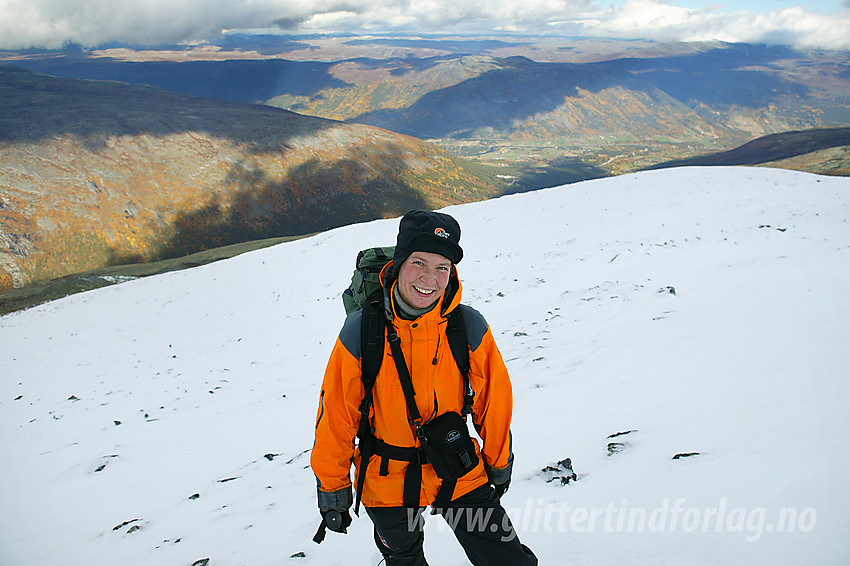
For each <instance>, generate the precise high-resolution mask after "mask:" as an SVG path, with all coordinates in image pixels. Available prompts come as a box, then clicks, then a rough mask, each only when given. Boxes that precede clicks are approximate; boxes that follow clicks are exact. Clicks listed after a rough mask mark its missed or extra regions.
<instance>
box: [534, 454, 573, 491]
mask: <svg viewBox="0 0 850 566" xmlns="http://www.w3.org/2000/svg"><path fill="white" fill-rule="evenodd" d="M541 472H543V476H544V477H545V478H546V483H552V482H554V481H556V480H558V481H560V483H561V485H567V484H568V483H570V482H571V481H577V480H578V476H577V475H576V473H575V472H574V471H573V462H572V460H571V459H570V458H564V459H563V460H559V461H558V463H557V464H555V465H548V466H546V467H545V468H543V469H542V470H541Z"/></svg>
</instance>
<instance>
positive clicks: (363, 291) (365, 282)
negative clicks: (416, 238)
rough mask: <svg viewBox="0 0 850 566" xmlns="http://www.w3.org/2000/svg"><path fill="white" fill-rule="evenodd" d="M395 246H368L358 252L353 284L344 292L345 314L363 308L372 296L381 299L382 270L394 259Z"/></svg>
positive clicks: (352, 279) (352, 278)
mask: <svg viewBox="0 0 850 566" xmlns="http://www.w3.org/2000/svg"><path fill="white" fill-rule="evenodd" d="M393 253H395V247H394V246H389V247H383V248H367V249H365V250H361V251H360V253H358V254H357V260H356V261H355V262H354V274H353V275H352V276H351V285H349V286H348V289H346V290H345V291H343V292H342V304H343V306H344V307H345V314H347V315H348V314H351V313H353V312H355V311H358V310H360V309H362V308H363V305H365V304H366V302H367V301H369V299H370V298H378V299H380V293H381V291H382V289H383V287H382V286H381V280H380V276H381V270H382V269H383V268H384V266H385V265H386V264H388V263H389V262H390V260H392V259H393Z"/></svg>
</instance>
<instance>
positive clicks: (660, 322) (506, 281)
mask: <svg viewBox="0 0 850 566" xmlns="http://www.w3.org/2000/svg"><path fill="white" fill-rule="evenodd" d="M446 211H447V212H449V213H450V214H452V215H454V216H455V217H456V218H457V219H458V220H459V222H460V223H461V226H462V228H463V236H462V239H461V244H462V245H463V247H464V252H465V259H464V260H463V262H462V263H461V264H460V265H459V270H460V274H461V279H462V281H463V285H464V302H466V303H467V304H470V305H471V306H473V307H475V308H477V309H478V310H479V311H481V312H482V314H484V316H485V317H486V318H487V319H488V321H489V323H490V325H491V328H492V329H493V332H494V334H495V336H496V340H497V343H498V344H499V347H500V350H501V352H502V354H503V356H504V358H505V360H506V361H507V365H508V368H509V370H510V371H511V376H512V380H513V386H514V401H515V410H514V420H513V426H512V428H513V434H514V450H515V454H516V461H515V464H514V478H513V482H512V485H511V488H510V491H508V493H507V494H506V496H505V497H504V499H503V504H504V505H505V507H506V508H507V509H508V510H509V512H510V515H511V517H512V518H513V521H514V524H515V525H516V527H517V529H518V531H519V536H520V538H521V540H522V542H523V543H525V544H526V545H528V546H529V547H531V548H532V549H533V550H534V551H535V553H536V554H537V556H538V557H539V558H540V563H541V564H564V563H568V564H574V565H590V564H592V565H599V564H617V565H619V566H625V565H630V564H635V565H638V564H640V565H643V564H653V565H664V564H675V565H677V566H683V565H685V566H686V565H697V564H700V565H701V564H723V565H730V564H732V565H734V564H746V565H774V564H795V563H803V564H819V565H832V564H834V565H845V564H848V563H850V539H848V538H847V533H848V532H850V513H848V512H847V509H848V508H850V487H848V486H847V483H846V481H845V476H846V470H847V469H848V468H850V451H848V447H847V444H848V438H850V433H848V430H850V411H848V409H847V408H848V407H850V380H848V379H847V377H848V370H850V361H848V356H847V345H848V344H850V317H848V314H850V292H848V289H850V225H849V224H848V218H850V180H848V179H847V178H830V177H821V176H815V175H809V174H803V173H796V172H789V171H781V170H771V169H763V168H681V169H671V170H665V171H657V172H646V173H639V174H634V175H625V176H621V177H615V178H610V179H602V180H595V181H588V182H584V183H579V184H574V185H569V186H564V187H559V188H554V189H548V190H544V191H539V192H535V193H529V194H523V195H514V196H509V197H504V198H500V199H496V200H492V201H488V202H482V203H475V204H469V205H463V206H458V207H452V208H449V209H446ZM397 227H398V220H397V219H390V220H381V221H376V222H370V223H365V224H359V225H354V226H348V227H344V228H340V229H337V230H333V231H331V232H327V233H324V234H321V235H317V236H315V237H311V238H307V239H304V240H300V241H296V242H290V243H285V244H281V245H278V246H275V247H273V248H267V249H263V250H258V251H256V252H252V253H248V254H243V255H241V256H238V257H235V258H233V259H230V260H226V261H221V262H217V263H213V264H209V265H206V266H202V267H197V268H194V269H191V270H186V271H182V272H172V273H166V274H163V275H159V276H155V277H150V278H144V279H138V280H133V281H128V282H125V283H121V284H118V285H113V286H110V287H105V288H101V289H98V290H95V291H91V292H87V293H83V294H79V295H75V296H71V297H67V298H65V299H62V300H59V301H54V302H51V303H47V304H45V305H42V306H40V307H37V308H33V309H30V310H27V311H24V312H19V313H13V314H10V315H7V316H3V317H2V318H0V376H2V377H0V442H2V446H3V450H2V456H0V564H2V565H3V566H32V565H39V566H53V565H60V564H61V565H63V566H64V565H67V564H86V565H89V566H97V565H101V564H102V565H113V564H122V565H124V566H132V565H145V566H148V565H150V564H173V565H186V566H190V565H191V564H193V563H194V562H195V561H197V560H199V559H203V558H209V559H210V561H209V564H210V566H230V565H233V566H239V565H246V566H248V565H280V564H315V565H323V566H324V565H333V564H346V565H352V564H364V565H366V564H377V562H378V558H377V551H376V549H375V547H374V543H373V542H372V537H371V524H370V522H369V520H368V518H366V516H365V514H361V518H359V519H355V521H354V524H353V525H352V527H351V528H350V529H349V534H347V535H339V534H336V533H328V536H327V538H326V540H325V542H324V543H323V544H321V545H316V544H314V543H313V542H312V541H311V538H312V536H313V534H314V533H315V530H316V528H317V526H318V520H319V516H318V513H317V511H316V507H315V505H316V504H315V479H314V478H313V476H312V472H311V471H310V469H309V466H308V463H309V450H310V448H311V445H312V433H313V423H314V419H315V415H316V413H315V411H316V408H317V403H318V390H319V386H320V383H321V378H322V374H323V370H324V365H325V363H326V361H327V357H328V355H329V353H330V349H331V347H332V345H333V341H334V339H335V337H336V334H337V332H338V331H339V328H340V326H341V324H342V321H343V318H344V311H343V308H342V302H341V300H340V297H339V293H340V291H341V290H342V289H343V288H344V287H345V286H346V285H347V284H348V280H349V278H350V275H351V269H352V267H353V259H354V256H355V255H356V252H357V250H359V249H361V248H365V247H369V246H373V245H392V244H393V243H394V240H395V232H396V230H397ZM628 431H633V432H629V433H628V434H623V435H620V436H617V437H615V438H609V435H613V434H615V433H620V432H628ZM615 442H616V443H622V446H619V447H615V446H612V447H611V449H612V450H615V448H620V450H619V451H613V452H611V451H609V449H608V445H609V443H615ZM687 453H698V455H695V456H690V457H680V458H679V459H673V456H674V455H677V454H687ZM266 455H268V456H266ZM566 457H570V458H571V459H572V462H573V466H574V469H575V471H576V473H577V474H578V476H579V479H578V480H577V481H575V482H571V483H569V484H566V485H562V484H561V482H560V481H559V480H555V481H552V482H548V483H547V481H546V480H547V479H548V478H550V477H551V476H552V475H553V472H547V473H544V472H542V471H541V470H542V469H543V468H544V467H546V466H547V465H552V466H554V465H555V464H556V462H558V461H559V460H562V459H564V458H566ZM298 553H304V556H303V557H299V556H297V554H298ZM293 555H296V556H295V557H293ZM426 555H427V556H428V558H429V562H430V563H432V564H441V565H445V566H448V565H454V564H466V563H467V562H466V559H465V556H464V555H463V552H462V551H461V549H460V547H459V545H458V544H457V543H456V542H455V541H454V538H453V536H452V534H451V532H450V531H449V529H448V528H446V527H445V525H444V523H442V520H441V519H439V518H434V517H430V516H428V519H427V523H426Z"/></svg>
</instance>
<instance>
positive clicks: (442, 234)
mask: <svg viewBox="0 0 850 566" xmlns="http://www.w3.org/2000/svg"><path fill="white" fill-rule="evenodd" d="M434 235H435V236H439V237H441V238H449V237H450V235H449V233H448V232H446V231H445V230H444V229H442V228H437V229H436V230H434Z"/></svg>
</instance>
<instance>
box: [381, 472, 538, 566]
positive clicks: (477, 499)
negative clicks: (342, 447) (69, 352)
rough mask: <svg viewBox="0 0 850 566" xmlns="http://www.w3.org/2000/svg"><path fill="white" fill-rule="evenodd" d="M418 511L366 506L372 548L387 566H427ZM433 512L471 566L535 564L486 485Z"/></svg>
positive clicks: (530, 553)
mask: <svg viewBox="0 0 850 566" xmlns="http://www.w3.org/2000/svg"><path fill="white" fill-rule="evenodd" d="M423 510H424V509H415V508H413V509H411V508H408V507H367V508H366V512H367V513H368V514H369V517H370V518H371V519H372V523H374V525H375V544H377V545H378V550H380V551H381V554H382V555H383V556H384V558H385V559H386V561H387V566H427V564H428V563H427V562H426V561H425V554H424V553H423V550H422V543H423V541H424V538H425V537H424V534H423V532H422V529H423V527H424V526H425V521H424V518H423V517H422V512H423ZM439 512H440V514H441V515H442V516H443V518H444V519H445V520H446V522H447V523H448V524H449V526H450V527H451V529H452V531H454V534H455V537H457V540H458V542H460V544H461V546H462V547H463V550H464V552H466V556H467V558H469V561H470V562H471V563H472V564H473V565H474V566H536V564H537V557H536V556H534V553H533V552H531V550H529V549H528V548H527V547H526V546H525V545H523V544H521V543H520V541H519V538H518V537H517V534H516V531H514V528H513V525H512V524H511V521H510V518H508V515H507V513H506V512H505V509H504V508H503V507H502V505H501V503H499V499H498V498H497V497H496V492H495V490H494V489H493V487H492V486H491V485H489V484H485V485H482V486H481V487H479V488H477V489H474V490H472V491H471V492H469V493H467V494H466V495H463V496H461V497H458V498H457V499H455V500H454V501H452V502H451V505H449V506H448V507H447V508H446V509H441V510H440V511H439Z"/></svg>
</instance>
